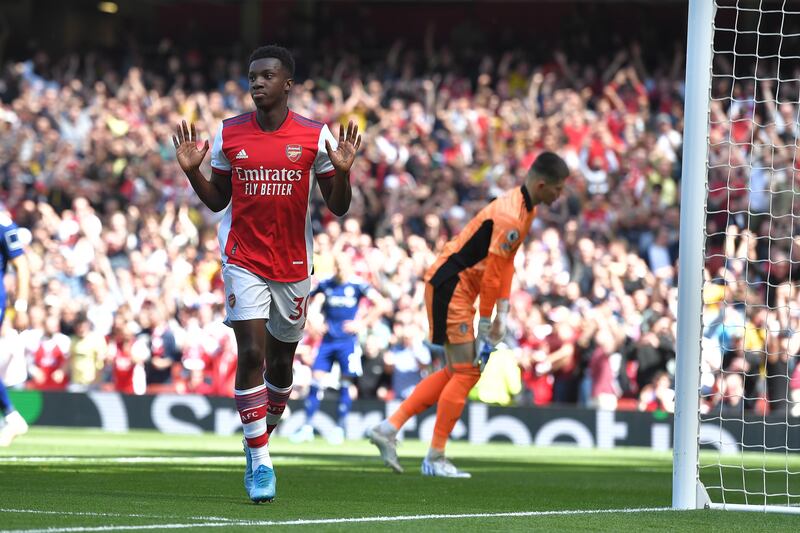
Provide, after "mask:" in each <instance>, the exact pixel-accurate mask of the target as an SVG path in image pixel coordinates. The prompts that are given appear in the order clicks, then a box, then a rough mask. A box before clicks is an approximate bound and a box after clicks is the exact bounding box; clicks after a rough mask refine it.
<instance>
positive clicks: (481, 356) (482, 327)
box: [472, 316, 492, 372]
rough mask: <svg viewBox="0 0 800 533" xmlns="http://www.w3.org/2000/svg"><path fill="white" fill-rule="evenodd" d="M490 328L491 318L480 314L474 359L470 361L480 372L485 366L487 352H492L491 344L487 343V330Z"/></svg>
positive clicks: (487, 356) (487, 358) (487, 357)
mask: <svg viewBox="0 0 800 533" xmlns="http://www.w3.org/2000/svg"><path fill="white" fill-rule="evenodd" d="M491 329H492V319H491V318H489V317H488V316H482V317H481V318H480V320H479V321H478V335H477V336H476V338H475V360H474V361H473V362H472V364H474V365H475V366H477V367H478V369H479V370H480V371H481V372H483V367H484V366H486V361H488V360H489V354H491V353H492V345H491V344H489V330H491Z"/></svg>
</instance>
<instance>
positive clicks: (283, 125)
mask: <svg viewBox="0 0 800 533" xmlns="http://www.w3.org/2000/svg"><path fill="white" fill-rule="evenodd" d="M293 115H294V111H292V110H291V109H290V110H289V112H288V113H286V118H285V119H284V120H283V122H281V125H280V126H278V129H276V130H275V131H264V130H262V129H261V126H259V124H258V111H253V118H252V121H251V122H252V124H253V127H254V128H255V129H256V131H258V133H263V134H264V135H275V134H276V133H280V132H281V131H283V130H284V129H285V128H286V127H287V126H288V125H289V122H291V120H292V116H293Z"/></svg>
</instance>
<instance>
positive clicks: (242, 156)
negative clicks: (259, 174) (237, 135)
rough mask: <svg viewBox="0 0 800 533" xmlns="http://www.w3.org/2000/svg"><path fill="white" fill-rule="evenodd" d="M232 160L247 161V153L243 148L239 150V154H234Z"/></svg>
mask: <svg viewBox="0 0 800 533" xmlns="http://www.w3.org/2000/svg"><path fill="white" fill-rule="evenodd" d="M234 159H247V152H245V151H244V148H242V149H241V150H239V153H238V154H236V157H234Z"/></svg>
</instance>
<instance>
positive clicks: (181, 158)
mask: <svg viewBox="0 0 800 533" xmlns="http://www.w3.org/2000/svg"><path fill="white" fill-rule="evenodd" d="M172 144H174V145H175V155H176V157H177V158H178V164H179V165H180V166H181V169H183V171H184V172H186V173H189V172H191V171H193V170H197V169H198V168H200V163H202V162H203V159H204V158H205V157H206V153H207V152H208V140H206V142H205V143H204V144H203V148H202V149H201V150H198V149H197V130H195V127H194V123H192V125H191V128H189V126H187V125H186V121H185V120H184V121H182V122H181V124H179V125H178V132H177V135H173V136H172Z"/></svg>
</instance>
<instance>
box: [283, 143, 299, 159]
mask: <svg viewBox="0 0 800 533" xmlns="http://www.w3.org/2000/svg"><path fill="white" fill-rule="evenodd" d="M302 154H303V147H302V146H300V145H299V144H287V145H286V157H288V158H289V161H291V162H292V163H297V160H298V159H300V156H301V155H302Z"/></svg>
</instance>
